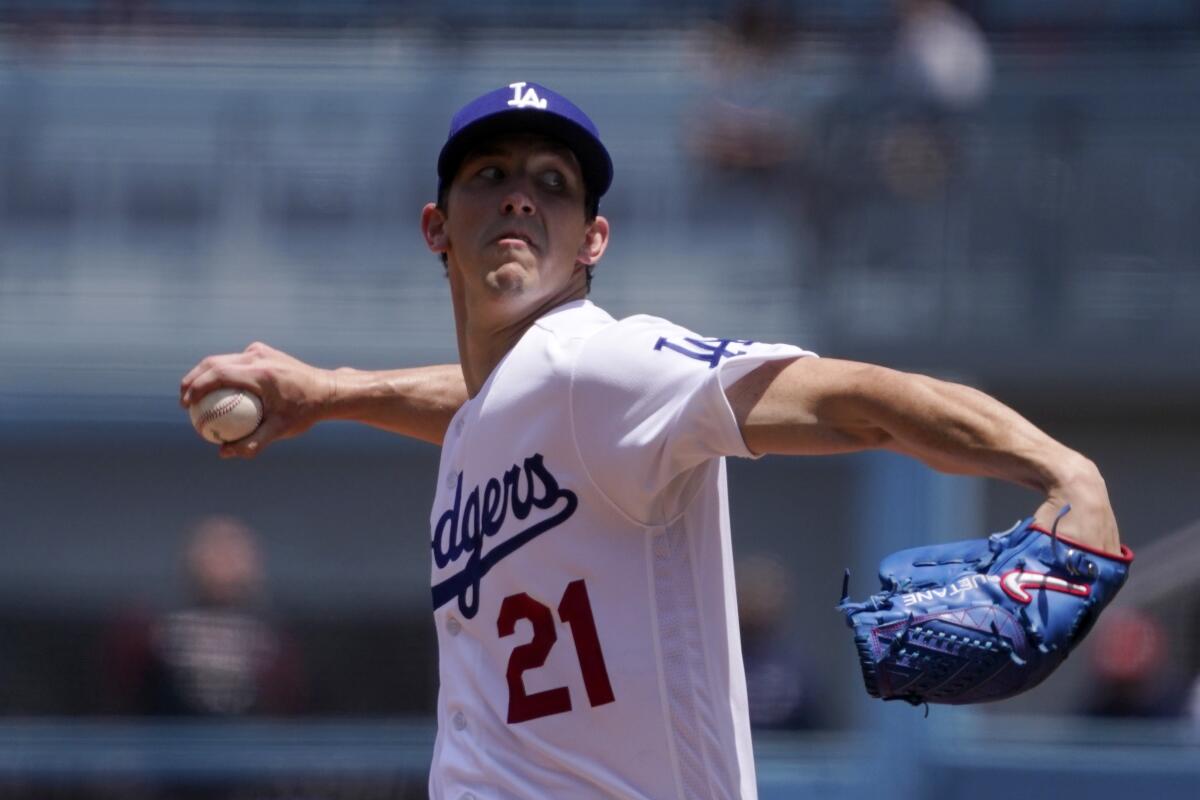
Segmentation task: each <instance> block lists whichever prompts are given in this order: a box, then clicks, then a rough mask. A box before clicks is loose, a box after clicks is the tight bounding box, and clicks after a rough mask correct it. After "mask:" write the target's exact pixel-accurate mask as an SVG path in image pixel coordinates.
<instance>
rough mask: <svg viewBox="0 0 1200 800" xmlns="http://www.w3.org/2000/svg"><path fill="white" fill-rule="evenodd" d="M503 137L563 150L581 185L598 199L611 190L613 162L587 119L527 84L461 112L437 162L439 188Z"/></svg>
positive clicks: (510, 87)
mask: <svg viewBox="0 0 1200 800" xmlns="http://www.w3.org/2000/svg"><path fill="white" fill-rule="evenodd" d="M507 133H540V134H543V135H545V136H549V137H550V138H552V139H557V140H559V141H560V142H562V143H563V144H565V145H566V146H567V147H568V148H570V150H571V152H573V153H574V154H575V157H576V158H577V159H579V166H580V168H581V169H582V171H583V180H584V183H586V184H587V188H588V190H589V191H591V192H592V193H593V194H595V195H596V197H597V198H599V197H600V196H601V195H603V194H604V193H605V192H607V191H608V187H609V186H610V185H611V184H612V176H613V167H612V158H610V157H609V155H608V150H606V149H605V148H604V145H603V144H602V143H601V141H600V132H599V131H598V130H596V125H595V124H594V123H593V122H592V121H591V120H590V119H588V115H587V114H585V113H583V111H582V110H580V108H579V107H578V106H577V105H575V104H574V103H572V102H571V101H570V100H568V99H567V98H565V97H563V96H562V95H560V94H558V93H557V92H555V91H552V90H551V89H547V88H546V87H545V86H542V85H541V84H538V83H528V82H525V81H520V82H517V83H510V84H509V85H508V86H507V87H505V88H503V89H497V90H495V91H494V92H488V93H487V94H485V95H481V96H479V97H477V98H475V99H474V100H472V101H471V102H469V103H467V104H466V105H465V106H463V107H462V108H461V109H459V111H458V113H457V114H455V115H454V118H453V119H451V120H450V135H449V136H448V137H447V138H446V143H445V144H444V145H442V152H441V154H440V155H439V156H438V165H437V168H438V182H439V183H440V184H441V185H449V183H450V181H452V180H453V179H454V176H455V174H456V173H457V172H458V167H459V165H460V164H462V160H463V158H465V157H466V155H467V153H468V152H470V151H471V149H472V148H474V147H475V146H476V145H478V144H479V143H480V142H481V141H482V140H484V139H488V138H491V137H494V136H498V135H503V134H507Z"/></svg>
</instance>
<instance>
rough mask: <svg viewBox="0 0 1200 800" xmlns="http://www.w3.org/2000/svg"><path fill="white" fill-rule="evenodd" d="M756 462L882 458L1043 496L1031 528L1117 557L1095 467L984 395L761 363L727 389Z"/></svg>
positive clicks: (826, 368)
mask: <svg viewBox="0 0 1200 800" xmlns="http://www.w3.org/2000/svg"><path fill="white" fill-rule="evenodd" d="M726 396H727V397H728V399H729V402H730V405H731V406H732V408H733V412H734V415H735V417H736V418H737V422H738V426H739V428H740V429H741V433H742V437H743V439H744V440H745V442H746V446H747V447H748V448H749V449H750V451H751V452H753V453H755V454H765V453H776V454H787V455H824V454H831V453H848V452H854V451H859V450H869V449H885V450H891V451H893V452H897V453H902V454H904V455H907V456H911V457H913V458H916V459H919V460H920V461H922V462H923V463H925V464H927V465H928V466H930V467H932V468H933V469H936V470H939V471H941V472H948V473H954V474H959V475H976V476H981V477H989V478H998V479H1000V480H1005V481H1009V482H1011V483H1018V484H1020V485H1022V486H1026V487H1028V488H1031V489H1034V490H1035V491H1037V492H1039V493H1040V494H1042V496H1043V498H1044V502H1043V503H1042V505H1041V506H1040V507H1039V508H1038V509H1037V511H1036V512H1035V514H1034V517H1035V520H1036V521H1037V522H1038V523H1040V524H1042V525H1044V526H1046V527H1049V525H1050V524H1052V522H1053V520H1054V517H1055V516H1056V515H1057V513H1058V511H1059V509H1061V507H1062V506H1063V505H1065V504H1067V503H1068V502H1069V503H1070V504H1071V508H1072V511H1071V513H1070V514H1069V515H1067V516H1066V517H1064V518H1063V520H1062V522H1061V524H1060V525H1059V530H1060V531H1061V532H1062V533H1063V534H1064V535H1066V536H1068V537H1070V538H1073V539H1076V540H1077V541H1079V542H1081V543H1083V544H1087V545H1090V546H1092V547H1095V548H1096V549H1099V550H1102V551H1104V552H1106V553H1119V552H1120V538H1119V535H1118V532H1117V524H1116V519H1115V518H1114V516H1113V512H1112V507H1111V505H1110V503H1109V499H1108V491H1107V489H1106V487H1105V485H1104V480H1103V478H1102V477H1101V476H1100V472H1099V470H1098V469H1097V468H1096V465H1095V464H1093V463H1092V462H1091V461H1090V460H1088V459H1087V458H1085V457H1084V456H1082V455H1081V454H1079V453H1077V452H1075V451H1074V450H1071V449H1070V448H1068V447H1066V446H1065V445H1063V444H1061V443H1059V442H1057V441H1055V440H1054V439H1052V438H1051V437H1050V436H1047V435H1046V434H1045V433H1043V432H1042V431H1041V430H1039V429H1038V428H1037V427H1036V426H1035V425H1033V424H1032V423H1031V422H1029V421H1028V420H1026V419H1025V418H1024V417H1022V416H1021V415H1019V414H1017V413H1016V412H1015V411H1013V410H1012V409H1010V408H1008V407H1007V406H1005V405H1004V404H1002V403H1000V402H999V401H997V400H995V399H993V398H991V397H989V396H988V395H986V394H984V393H983V392H980V391H977V390H975V389H971V388H970V387H967V386H962V385H959V384H954V383H948V382H945V381H939V380H936V379H934V378H929V377H926V376H924V375H914V374H910V373H904V372H898V371H896V370H891V369H887V368H885V367H878V366H874V365H871V364H863V363H857V362H852V361H840V360H836V359H825V358H801V359H797V360H795V361H790V362H772V363H768V364H764V365H763V366H761V367H759V368H757V369H756V370H754V371H753V372H751V373H749V374H748V375H746V376H745V377H743V378H742V379H741V380H739V381H737V382H736V383H734V384H733V385H731V386H729V387H728V388H727V389H726Z"/></svg>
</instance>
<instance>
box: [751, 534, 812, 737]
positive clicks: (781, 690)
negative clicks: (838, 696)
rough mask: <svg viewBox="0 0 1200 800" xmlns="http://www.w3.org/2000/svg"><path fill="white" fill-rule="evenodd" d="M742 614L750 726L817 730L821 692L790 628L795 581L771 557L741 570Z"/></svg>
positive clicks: (757, 558)
mask: <svg viewBox="0 0 1200 800" xmlns="http://www.w3.org/2000/svg"><path fill="white" fill-rule="evenodd" d="M737 595H738V615H739V620H740V624H741V634H742V658H743V659H744V661H745V667H746V692H747V695H748V699H749V704H750V724H751V725H752V726H753V727H755V728H777V729H796V728H815V727H818V726H819V725H820V720H819V715H818V713H817V708H816V697H817V692H815V691H814V688H813V685H812V682H811V674H812V673H811V670H810V668H809V667H808V665H807V663H806V660H805V658H804V655H803V651H802V650H801V648H800V646H799V645H800V641H799V639H798V638H797V637H795V636H794V635H793V634H792V632H791V631H789V630H787V628H786V626H785V620H786V615H787V611H788V608H789V601H790V599H791V577H790V576H789V575H788V572H787V570H786V569H784V568H783V566H781V565H780V564H779V562H778V561H777V560H775V559H773V558H770V557H768V556H763V555H758V556H751V557H749V558H745V559H743V560H742V561H740V562H739V563H738V567H737Z"/></svg>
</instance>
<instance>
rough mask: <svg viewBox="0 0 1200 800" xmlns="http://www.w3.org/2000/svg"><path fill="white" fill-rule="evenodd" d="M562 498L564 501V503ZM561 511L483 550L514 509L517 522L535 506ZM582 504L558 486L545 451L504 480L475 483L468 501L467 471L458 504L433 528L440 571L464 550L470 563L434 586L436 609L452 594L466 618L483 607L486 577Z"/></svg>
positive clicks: (506, 474)
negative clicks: (481, 587)
mask: <svg viewBox="0 0 1200 800" xmlns="http://www.w3.org/2000/svg"><path fill="white" fill-rule="evenodd" d="M560 501H562V502H560ZM556 506H557V507H558V510H557V511H555V512H554V513H553V514H551V515H550V516H548V517H545V518H543V519H541V520H538V521H537V522H534V523H533V524H531V525H529V526H528V527H526V528H525V529H523V530H521V531H518V532H517V533H514V534H513V535H512V536H509V537H508V538H507V539H504V540H503V541H501V542H500V543H499V544H497V545H495V546H494V547H491V548H490V549H489V550H488V551H487V552H486V553H484V552H483V543H484V540H485V539H492V538H494V537H496V535H497V534H499V533H500V532H501V530H502V529H503V528H504V523H505V521H506V520H507V519H508V513H509V512H510V511H511V512H512V516H513V518H514V519H516V520H519V521H521V520H525V519H526V518H528V517H529V515H530V513H531V512H532V511H533V509H535V508H537V509H540V510H542V511H550V510H551V509H554V508H555V507H556ZM578 506H579V498H578V497H577V496H576V495H575V493H574V492H572V491H571V490H569V489H564V488H562V487H560V486H559V485H558V479H557V478H555V477H554V473H552V472H551V471H550V470H549V469H548V468H547V467H546V465H545V462H544V461H543V459H542V454H541V453H535V454H533V455H532V456H529V457H528V458H526V459H525V461H524V463H523V464H520V465H518V464H514V465H513V466H512V468H511V469H509V470H506V471H505V472H504V474H503V475H502V476H501V477H499V478H489V479H488V481H487V482H486V483H485V484H483V486H482V491H481V487H479V486H475V487H474V488H472V489H471V491H470V492H468V493H467V496H466V499H465V500H464V499H463V479H462V474H461V473H460V474H459V476H458V484H457V486H456V487H455V489H454V503H453V504H452V505H451V506H450V508H449V509H447V510H446V511H445V513H443V514H442V516H441V517H440V518H439V519H438V522H437V525H436V526H435V527H434V530H433V541H432V543H431V546H432V547H433V562H434V563H435V564H436V565H437V567H438V569H443V568H445V567H446V566H448V565H449V564H452V563H456V562H458V560H459V559H461V558H462V557H463V555H464V554H465V555H466V556H467V561H466V564H465V565H464V566H463V568H462V569H461V570H460V571H459V572H458V574H456V575H453V576H452V577H449V578H447V579H446V580H444V581H442V582H441V583H438V584H436V585H435V586H434V587H433V607H434V609H435V610H436V609H438V608H441V607H442V606H444V605H445V604H446V603H448V602H450V600H451V599H452V598H457V599H458V609H459V611H461V612H462V615H463V616H464V617H466V618H467V619H470V618H472V617H474V616H475V614H476V613H477V612H478V611H479V583H480V581H482V580H483V576H484V575H486V574H487V573H488V571H489V570H490V569H491V568H492V567H494V566H496V564H498V563H499V562H500V561H502V560H503V559H504V558H506V557H508V556H510V555H512V554H513V553H514V552H516V551H517V550H518V549H519V548H521V547H524V546H525V545H527V544H529V542H531V541H533V540H534V539H535V538H537V537H538V536H541V535H542V534H543V533H545V532H546V531H548V530H551V529H553V528H556V527H558V526H559V525H561V524H562V523H564V522H566V521H567V520H568V519H569V518H570V517H571V515H572V514H574V513H575V509H576V508H577V507H578Z"/></svg>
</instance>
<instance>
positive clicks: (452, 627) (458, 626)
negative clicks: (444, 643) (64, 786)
mask: <svg viewBox="0 0 1200 800" xmlns="http://www.w3.org/2000/svg"><path fill="white" fill-rule="evenodd" d="M460 631H462V623H461V622H459V621H458V619H457V618H456V617H450V619H448V620H446V632H447V633H449V634H450V635H451V636H458V634H459V632H460Z"/></svg>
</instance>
